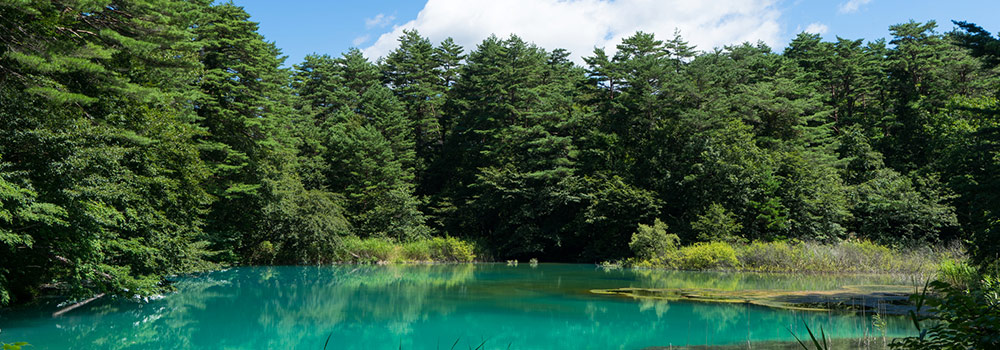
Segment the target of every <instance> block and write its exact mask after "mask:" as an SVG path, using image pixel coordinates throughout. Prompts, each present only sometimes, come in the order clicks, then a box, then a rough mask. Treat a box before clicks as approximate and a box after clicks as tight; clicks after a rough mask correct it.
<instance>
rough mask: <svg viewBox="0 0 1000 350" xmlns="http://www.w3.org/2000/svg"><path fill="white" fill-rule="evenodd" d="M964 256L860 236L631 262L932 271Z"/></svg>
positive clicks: (686, 250)
mask: <svg viewBox="0 0 1000 350" xmlns="http://www.w3.org/2000/svg"><path fill="white" fill-rule="evenodd" d="M963 259H964V256H963V255H962V253H960V252H958V251H957V250H954V249H944V248H940V249H931V248H916V249H893V248H890V247H888V246H884V245H880V244H877V243H874V242H871V241H864V240H845V241H841V242H838V243H832V244H822V243H816V242H801V241H792V242H789V241H775V242H752V243H749V244H732V243H725V242H711V243H695V244H694V245H691V246H685V247H680V248H678V249H676V250H672V251H666V252H661V253H660V254H658V255H657V256H655V257H653V258H648V259H642V260H637V261H633V262H632V265H633V266H635V267H661V268H673V269H680V270H738V271H754V272H814V273H892V274H924V275H931V274H933V273H935V272H936V271H937V270H938V269H939V267H941V266H943V265H942V262H944V261H961V260H963ZM956 269H957V268H956ZM952 270H954V269H952ZM956 274H958V272H956ZM956 278H957V277H956Z"/></svg>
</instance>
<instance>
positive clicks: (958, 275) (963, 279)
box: [937, 259, 980, 290]
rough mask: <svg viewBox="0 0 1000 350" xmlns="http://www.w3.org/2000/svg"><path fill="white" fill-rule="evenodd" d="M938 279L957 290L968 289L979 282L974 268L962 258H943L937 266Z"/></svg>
mask: <svg viewBox="0 0 1000 350" xmlns="http://www.w3.org/2000/svg"><path fill="white" fill-rule="evenodd" d="M937 279H938V281H942V282H945V283H948V284H949V285H951V286H952V287H955V288H956V289H959V290H969V289H970V288H972V287H973V286H975V285H976V284H977V283H979V279H980V278H979V273H978V272H976V268H975V267H972V266H971V265H969V264H968V263H967V262H966V261H964V260H955V259H945V260H942V261H941V264H940V265H939V266H938V276H937Z"/></svg>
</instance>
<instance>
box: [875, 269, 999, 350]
mask: <svg viewBox="0 0 1000 350" xmlns="http://www.w3.org/2000/svg"><path fill="white" fill-rule="evenodd" d="M929 287H930V288H931V289H932V290H933V292H934V293H933V294H928V293H927V288H926V287H925V289H924V292H923V293H921V294H914V295H913V296H912V297H911V299H913V301H914V303H915V304H916V305H918V307H921V306H923V305H926V306H927V307H929V308H930V310H931V313H927V314H924V313H911V314H910V317H911V319H912V320H913V323H914V326H915V327H916V328H917V331H918V332H919V335H917V336H914V337H907V338H901V339H897V340H894V341H893V342H892V344H890V345H891V348H893V349H992V348H996V347H998V346H1000V280H998V279H997V278H996V277H994V276H988V275H987V276H982V278H981V279H980V280H979V281H977V283H975V284H974V285H972V286H970V287H971V288H968V289H963V288H961V287H958V286H953V285H951V284H949V283H947V282H943V281H934V282H930V283H929Z"/></svg>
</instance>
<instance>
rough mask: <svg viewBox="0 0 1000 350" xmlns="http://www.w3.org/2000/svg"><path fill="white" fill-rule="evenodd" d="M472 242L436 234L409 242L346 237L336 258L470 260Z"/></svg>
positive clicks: (372, 261) (352, 260)
mask: <svg viewBox="0 0 1000 350" xmlns="http://www.w3.org/2000/svg"><path fill="white" fill-rule="evenodd" d="M475 259H476V248H475V246H474V245H473V244H472V243H469V242H466V241H463V240H460V239H457V238H453V237H434V238H428V239H421V240H416V241H412V242H407V243H394V242H391V241H389V240H386V239H381V238H365V239H361V238H357V237H350V238H346V239H344V240H343V242H341V245H340V246H339V247H337V250H336V253H335V260H336V261H337V262H343V263H359V264H375V263H407V262H471V261H473V260H475Z"/></svg>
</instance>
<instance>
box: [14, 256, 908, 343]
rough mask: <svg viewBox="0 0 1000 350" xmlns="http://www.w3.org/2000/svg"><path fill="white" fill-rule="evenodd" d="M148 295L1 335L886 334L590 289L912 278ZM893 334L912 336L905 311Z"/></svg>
mask: <svg viewBox="0 0 1000 350" xmlns="http://www.w3.org/2000/svg"><path fill="white" fill-rule="evenodd" d="M175 280H176V287H177V292H176V293H171V294H168V295H165V296H164V297H163V298H160V299H155V300H149V301H146V302H135V301H132V300H121V299H117V300H116V299H112V298H104V299H100V300H98V301H95V302H92V303H90V304H87V305H85V306H83V307H80V308H78V309H75V310H72V311H70V312H68V313H66V314H64V315H62V316H60V317H52V312H53V311H55V310H57V309H58V308H57V307H56V306H55V305H52V304H49V305H34V306H22V307H17V308H12V309H4V310H2V311H0V341H6V342H12V341H27V342H29V343H31V344H32V345H33V347H30V348H27V349H32V350H38V349H71V348H72V349H317V350H320V349H323V347H324V343H325V342H326V341H327V339H328V337H329V346H328V349H387V350H393V349H400V348H402V349H451V348H452V346H453V345H455V344H456V342H457V345H455V346H454V348H455V349H467V348H470V347H471V348H476V347H477V346H479V345H480V344H483V343H484V342H485V344H484V345H483V348H484V349H507V348H508V346H509V348H510V349H643V348H646V347H653V346H670V345H673V346H678V345H699V344H739V343H743V344H745V343H746V342H747V341H748V340H749V341H753V342H756V341H769V340H793V338H792V336H791V334H790V332H789V329H791V330H792V331H794V332H796V333H797V334H799V336H800V337H801V336H804V335H805V334H806V333H805V328H804V327H803V326H802V324H803V321H805V322H808V324H809V325H810V327H813V328H819V327H820V326H822V327H823V329H824V330H825V331H826V332H827V334H828V335H832V336H834V337H861V336H863V335H865V334H872V333H879V331H877V330H875V328H874V327H873V322H872V318H871V317H870V316H861V315H855V314H850V313H830V312H804V311H788V310H777V309H771V308H766V307H760V306H752V305H744V304H718V303H701V302H664V301H650V300H634V299H631V298H626V297H621V296H609V295H596V294H593V293H591V292H590V290H591V289H607V288H621V287H639V288H714V289H720V290H742V289H778V290H832V289H837V288H839V287H841V286H845V285H862V284H905V281H899V280H894V279H893V278H891V277H879V276H816V275H811V276H795V275H762V274H747V273H704V272H678V271H649V270H628V269H626V270H611V271H605V270H601V269H598V268H595V266H594V265H570V264H541V265H538V266H535V267H532V266H529V265H528V264H521V265H519V266H506V265H504V264H476V265H472V264H465V265H416V266H350V265H348V266H326V267H298V266H279V267H244V268H233V269H229V270H224V271H215V272H211V273H205V274H199V275H194V276H183V277H177V278H175ZM886 320H887V324H886V328H887V333H888V335H889V336H890V337H891V336H894V335H895V336H899V335H909V334H910V333H911V329H912V325H911V324H909V323H908V321H907V320H906V319H905V318H903V317H887V318H886Z"/></svg>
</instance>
